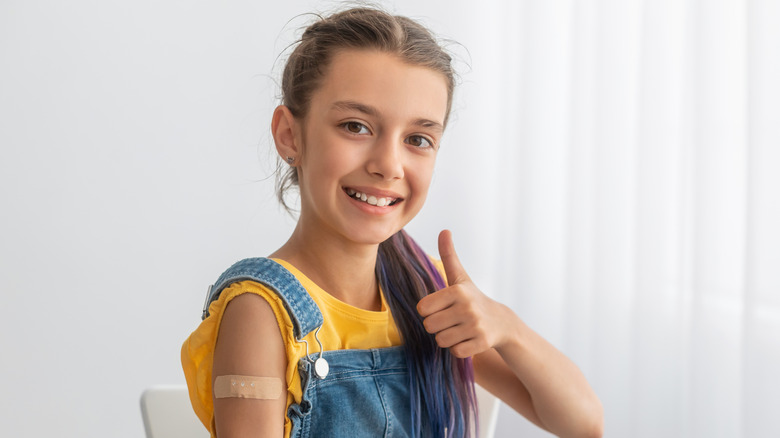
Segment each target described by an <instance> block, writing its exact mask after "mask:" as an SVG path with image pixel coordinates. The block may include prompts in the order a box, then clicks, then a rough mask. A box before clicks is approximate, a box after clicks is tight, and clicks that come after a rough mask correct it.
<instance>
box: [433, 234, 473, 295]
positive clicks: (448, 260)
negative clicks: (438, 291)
mask: <svg viewBox="0 0 780 438" xmlns="http://www.w3.org/2000/svg"><path fill="white" fill-rule="evenodd" d="M439 257H440V258H441V262H442V264H443V265H444V273H445V274H447V285H449V286H452V285H453V284H456V283H462V282H464V281H468V280H469V276H468V274H467V273H466V270H465V269H463V265H461V264H460V259H458V254H457V253H455V244H453V243H452V232H451V231H450V230H444V231H442V232H441V233H439Z"/></svg>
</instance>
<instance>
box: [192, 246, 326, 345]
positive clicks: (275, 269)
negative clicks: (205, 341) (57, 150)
mask: <svg viewBox="0 0 780 438" xmlns="http://www.w3.org/2000/svg"><path fill="white" fill-rule="evenodd" d="M244 280H253V281H256V282H258V283H260V284H263V285H265V286H267V287H268V288H270V289H272V290H274V291H275V292H276V294H277V295H279V297H280V298H282V301H283V302H284V305H285V307H286V308H287V313H289V314H290V319H291V320H292V322H293V327H294V331H295V338H296V339H297V340H299V341H300V340H301V339H303V338H304V337H305V336H306V335H307V334H309V332H311V331H312V330H314V329H316V328H317V327H319V326H321V325H322V313H320V309H319V308H318V307H317V304H316V303H315V302H314V300H313V299H312V298H311V296H309V294H308V292H306V290H305V289H304V288H303V286H302V285H301V283H300V282H299V281H298V279H297V278H295V276H294V275H293V274H292V273H291V272H290V271H288V270H287V269H285V268H284V266H282V265H280V264H279V263H276V262H275V261H273V260H270V259H267V258H264V257H257V258H252V259H244V260H241V261H239V262H236V263H235V264H234V265H233V266H231V267H230V268H228V270H227V271H225V272H223V273H222V275H220V276H219V278H218V279H217V281H216V282H215V283H214V285H212V286H211V287H210V288H209V292H208V294H207V296H206V304H205V305H204V306H203V319H206V317H207V316H209V311H208V309H209V305H210V304H211V302H212V301H215V300H217V299H218V298H219V294H221V293H222V291H223V290H224V289H225V288H226V287H228V286H230V285H231V284H232V283H236V282H239V281H244Z"/></svg>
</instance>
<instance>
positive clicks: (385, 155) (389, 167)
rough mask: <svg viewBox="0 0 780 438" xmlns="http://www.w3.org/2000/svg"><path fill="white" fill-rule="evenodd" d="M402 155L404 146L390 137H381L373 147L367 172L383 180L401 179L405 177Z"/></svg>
mask: <svg viewBox="0 0 780 438" xmlns="http://www.w3.org/2000/svg"><path fill="white" fill-rule="evenodd" d="M402 154H403V145H402V144H399V142H397V141H394V140H393V138H392V137H391V136H389V135H386V136H380V137H379V138H377V141H376V143H374V145H373V146H372V150H371V155H370V157H369V160H368V163H367V170H368V172H369V173H370V174H371V175H374V176H377V177H379V178H382V179H383V180H387V181H390V180H394V179H401V178H403V177H404V166H403V161H402Z"/></svg>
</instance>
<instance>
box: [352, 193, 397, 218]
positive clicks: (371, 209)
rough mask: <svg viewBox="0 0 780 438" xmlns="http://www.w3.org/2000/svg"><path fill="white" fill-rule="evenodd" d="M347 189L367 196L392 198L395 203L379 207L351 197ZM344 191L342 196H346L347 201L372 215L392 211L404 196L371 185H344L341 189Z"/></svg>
mask: <svg viewBox="0 0 780 438" xmlns="http://www.w3.org/2000/svg"><path fill="white" fill-rule="evenodd" d="M347 189H352V190H355V191H357V192H360V193H365V194H366V195H367V196H375V197H384V198H393V199H395V203H394V204H393V205H386V206H384V207H379V206H377V205H371V204H369V203H367V202H363V201H360V200H358V199H355V198H353V197H352V196H349V194H348V193H347ZM341 191H342V192H343V193H344V196H346V197H347V199H348V200H349V202H351V203H352V205H354V206H355V207H357V208H358V209H360V210H361V211H363V212H365V213H369V214H373V215H385V214H388V213H390V212H392V211H394V210H395V209H396V208H397V207H398V206H399V205H400V204H401V202H403V200H404V198H403V197H401V196H400V195H399V194H398V193H396V192H392V191H388V190H379V189H375V188H371V187H365V186H362V187H361V186H344V187H342V190H341Z"/></svg>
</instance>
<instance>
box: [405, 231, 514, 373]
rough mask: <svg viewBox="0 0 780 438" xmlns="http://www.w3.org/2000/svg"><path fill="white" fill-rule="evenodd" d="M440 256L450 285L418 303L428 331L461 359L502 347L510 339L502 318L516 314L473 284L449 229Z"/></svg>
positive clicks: (441, 242) (441, 240)
mask: <svg viewBox="0 0 780 438" xmlns="http://www.w3.org/2000/svg"><path fill="white" fill-rule="evenodd" d="M439 256H440V257H441V261H442V263H443V264H444V272H445V273H446V274H447V285H448V286H447V287H446V288H444V289H441V290H440V291H438V292H435V293H432V294H430V295H428V296H426V297H424V298H423V299H421V300H420V301H419V302H418V303H417V312H418V313H419V314H420V315H421V316H422V317H423V318H424V320H423V325H424V326H425V330H426V331H427V332H428V333H431V334H435V335H436V343H437V344H438V345H439V346H440V347H442V348H449V349H450V351H451V352H452V354H453V355H455V356H456V357H460V358H465V357H470V356H473V355H476V354H479V353H482V352H483V351H485V350H488V349H490V348H492V347H497V346H500V344H501V343H503V342H504V341H505V340H506V339H507V335H506V332H507V331H506V330H502V328H501V324H502V321H504V322H505V321H507V319H505V316H509V315H507V312H509V313H510V314H511V315H514V314H513V313H512V311H511V310H510V309H509V308H508V307H506V306H504V305H503V304H500V303H498V302H496V301H493V300H492V299H490V298H488V297H487V296H486V295H485V294H483V293H482V291H480V290H479V288H477V286H476V285H474V283H473V282H472V281H471V279H470V278H469V276H468V274H467V273H466V270H465V269H464V268H463V265H461V263H460V260H459V259H458V255H457V253H455V246H454V245H453V243H452V233H451V232H450V231H448V230H444V231H442V232H441V233H440V234H439Z"/></svg>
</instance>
